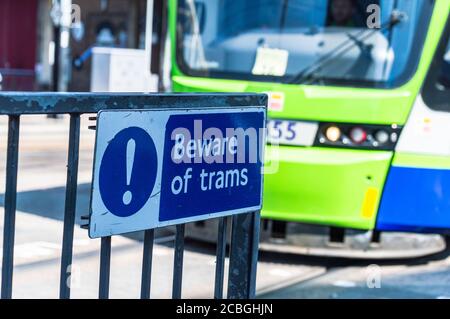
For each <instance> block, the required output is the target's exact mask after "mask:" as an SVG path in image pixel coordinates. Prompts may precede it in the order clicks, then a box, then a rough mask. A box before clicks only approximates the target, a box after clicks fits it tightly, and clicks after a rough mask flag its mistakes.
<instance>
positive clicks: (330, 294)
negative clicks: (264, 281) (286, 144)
mask: <svg viewBox="0 0 450 319" xmlns="http://www.w3.org/2000/svg"><path fill="white" fill-rule="evenodd" d="M449 256H450V253H449V252H448V251H447V252H444V253H442V254H439V255H437V256H435V257H434V258H423V259H420V260H415V261H408V262H406V263H401V262H397V263H394V264H392V263H390V264H386V263H384V264H383V263H381V264H379V265H370V264H362V265H351V264H350V265H349V266H348V267H336V268H331V269H330V270H329V271H327V272H326V273H325V274H324V275H322V276H319V277H317V278H314V279H311V280H307V281H305V282H301V283H298V284H295V285H292V286H290V287H287V288H284V289H282V290H278V291H273V292H271V293H268V294H263V295H261V296H260V297H261V298H320V299H328V298H335V299H338V298H345V299H348V298H349V299H354V298H389V299H404V298H426V299H450V257H449Z"/></svg>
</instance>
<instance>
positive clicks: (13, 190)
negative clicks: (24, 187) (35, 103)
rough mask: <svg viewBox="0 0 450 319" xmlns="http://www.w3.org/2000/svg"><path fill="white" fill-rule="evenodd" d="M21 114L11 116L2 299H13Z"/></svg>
mask: <svg viewBox="0 0 450 319" xmlns="http://www.w3.org/2000/svg"><path fill="white" fill-rule="evenodd" d="M19 128H20V116H18V115H12V116H9V122H8V151H7V157H6V191H5V219H4V223H3V261H2V292H1V297H2V299H11V296H12V280H13V268H14V235H15V225H16V201H17V168H18V161H19Z"/></svg>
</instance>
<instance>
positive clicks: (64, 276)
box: [59, 114, 80, 299]
mask: <svg viewBox="0 0 450 319" xmlns="http://www.w3.org/2000/svg"><path fill="white" fill-rule="evenodd" d="M79 145H80V115H79V114H71V115H70V131H69V150H68V159H67V180H66V199H65V208H64V231H63V242H62V252H61V272H60V282H59V297H60V298H61V299H68V298H70V277H71V272H72V253H73V232H74V225H75V212H76V202H77V186H78V158H79Z"/></svg>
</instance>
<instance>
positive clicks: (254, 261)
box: [249, 211, 261, 299]
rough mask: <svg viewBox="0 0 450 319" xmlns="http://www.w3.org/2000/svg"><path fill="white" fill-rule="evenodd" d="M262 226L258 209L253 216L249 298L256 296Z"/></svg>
mask: <svg viewBox="0 0 450 319" xmlns="http://www.w3.org/2000/svg"><path fill="white" fill-rule="evenodd" d="M260 226H261V212H260V211H257V212H254V213H253V216H252V226H251V228H252V234H251V236H252V239H251V243H252V245H251V246H250V273H249V277H250V278H249V283H250V286H249V298H250V299H254V298H255V297H256V272H257V268H258V267H257V266H258V255H259V237H260Z"/></svg>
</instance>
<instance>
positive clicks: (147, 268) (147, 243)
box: [141, 229, 155, 299]
mask: <svg viewBox="0 0 450 319" xmlns="http://www.w3.org/2000/svg"><path fill="white" fill-rule="evenodd" d="M154 239H155V231H154V230H153V229H150V230H146V231H145V232H144V248H143V257H142V280H141V299H149V298H150V287H151V280H152V258H153V241H154Z"/></svg>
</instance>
